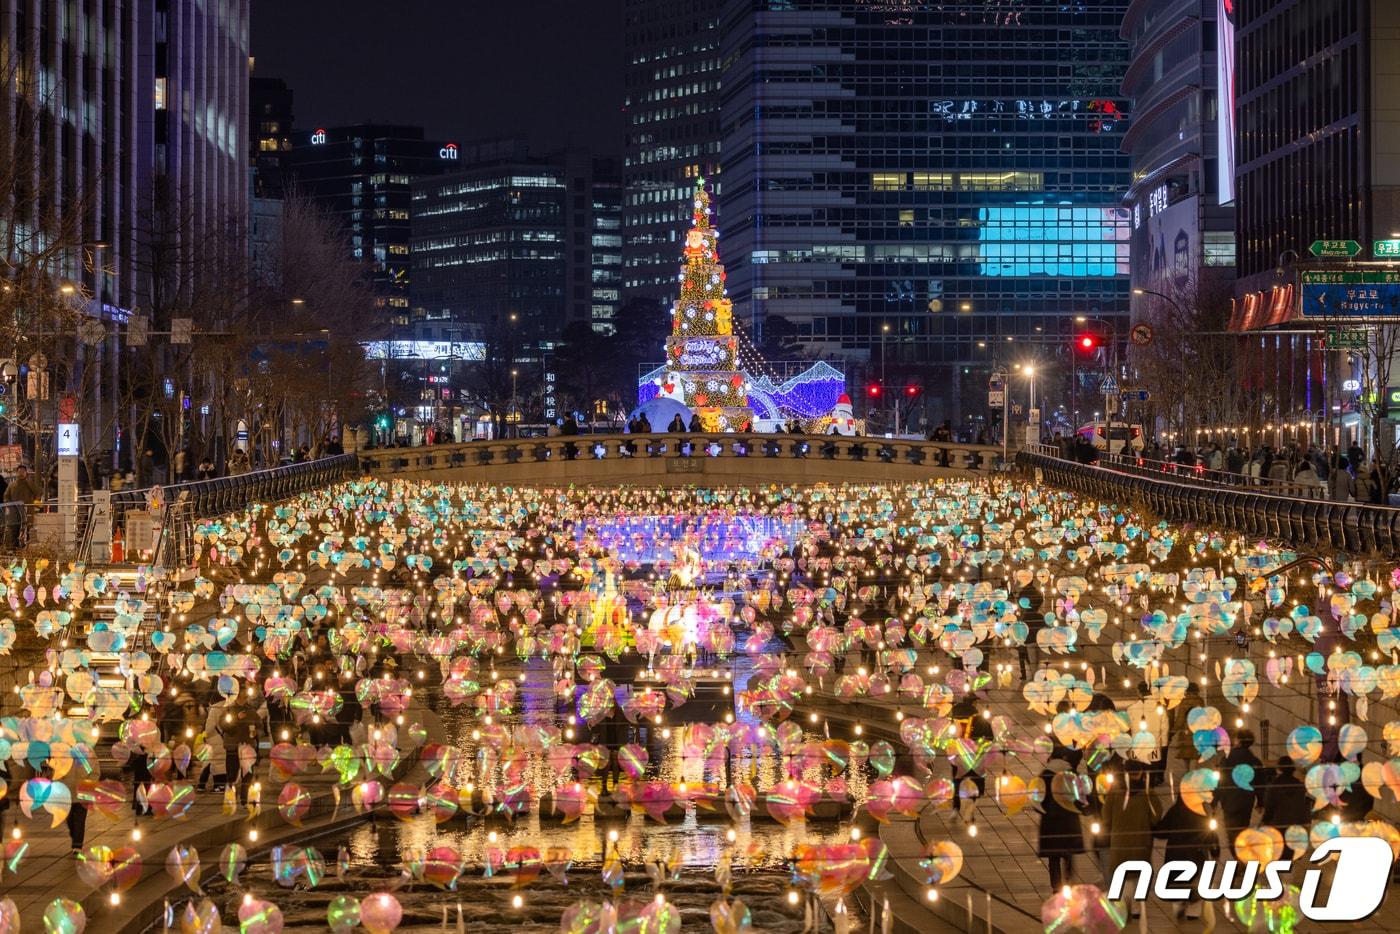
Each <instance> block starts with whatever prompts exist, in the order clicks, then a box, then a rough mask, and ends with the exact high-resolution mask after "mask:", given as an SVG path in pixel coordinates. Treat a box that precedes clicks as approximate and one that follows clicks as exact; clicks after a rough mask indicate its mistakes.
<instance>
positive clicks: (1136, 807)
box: [1102, 760, 1159, 916]
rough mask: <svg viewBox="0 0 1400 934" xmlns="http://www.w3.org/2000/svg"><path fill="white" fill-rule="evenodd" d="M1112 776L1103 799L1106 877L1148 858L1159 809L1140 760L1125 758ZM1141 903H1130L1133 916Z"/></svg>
mask: <svg viewBox="0 0 1400 934" xmlns="http://www.w3.org/2000/svg"><path fill="white" fill-rule="evenodd" d="M1113 777H1114V782H1113V784H1112V785H1111V786H1110V787H1109V790H1108V793H1107V794H1106V795H1104V799H1103V821H1102V828H1103V837H1104V838H1105V839H1106V840H1107V841H1108V858H1107V859H1106V860H1105V862H1104V867H1103V868H1104V873H1105V874H1106V875H1107V876H1108V878H1109V879H1110V881H1111V880H1112V879H1113V873H1114V871H1115V870H1117V868H1118V867H1119V866H1121V865H1123V864H1124V863H1126V862H1129V861H1132V860H1142V861H1144V862H1151V861H1152V827H1153V824H1154V823H1155V822H1156V820H1157V818H1158V816H1159V811H1158V805H1157V796H1156V794H1154V793H1153V791H1152V780H1151V773H1150V772H1149V771H1148V768H1147V766H1146V765H1145V764H1143V763H1142V762H1138V761H1136V760H1132V761H1129V762H1128V763H1127V764H1126V765H1125V766H1124V768H1123V770H1122V771H1121V772H1119V773H1117V774H1116V775H1114V776H1113ZM1140 911H1141V906H1140V905H1138V904H1136V903H1135V904H1134V905H1133V914H1134V915H1135V916H1136V915H1137V914H1138V913H1139V912H1140Z"/></svg>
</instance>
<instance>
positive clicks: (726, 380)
mask: <svg viewBox="0 0 1400 934" xmlns="http://www.w3.org/2000/svg"><path fill="white" fill-rule="evenodd" d="M692 209H693V210H692V218H693V221H692V224H691V228H690V232H689V233H687V234H686V238H685V247H684V249H683V250H682V253H683V255H684V263H683V264H682V266H681V274H680V284H681V292H680V298H679V299H678V300H677V302H676V304H675V307H674V309H673V311H672V314H671V336H670V337H669V338H667V339H666V366H667V376H666V382H667V385H666V386H665V387H664V389H665V391H666V393H667V394H668V395H673V396H675V397H678V398H680V399H681V400H683V401H684V402H685V405H686V406H687V407H688V408H689V409H690V410H691V411H692V412H694V413H696V414H698V415H699V416H700V423H701V425H702V426H703V427H704V429H705V430H706V431H743V430H746V429H747V428H749V427H750V425H751V423H752V420H753V411H752V410H751V409H750V408H749V400H748V386H747V381H746V380H745V378H744V374H743V373H741V372H740V371H739V361H738V354H739V344H738V338H737V337H736V336H735V335H734V315H733V303H732V302H730V300H729V298H728V297H727V296H726V294H725V288H724V279H725V274H724V266H723V265H721V264H720V262H719V245H718V239H719V234H718V232H717V231H716V230H715V229H714V228H713V227H711V226H710V194H709V192H708V191H706V190H705V180H704V179H703V178H701V179H698V180H697V181H696V185H695V197H694V199H693V201H692Z"/></svg>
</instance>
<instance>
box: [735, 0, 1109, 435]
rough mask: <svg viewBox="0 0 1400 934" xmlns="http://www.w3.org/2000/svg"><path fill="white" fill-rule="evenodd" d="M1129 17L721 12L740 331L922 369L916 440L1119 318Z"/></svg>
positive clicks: (943, 10) (940, 10)
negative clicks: (783, 334)
mask: <svg viewBox="0 0 1400 934" xmlns="http://www.w3.org/2000/svg"><path fill="white" fill-rule="evenodd" d="M1127 5H1128V3H1127V0H1100V2H1094V3H1086V2H1073V3H1065V2H1061V0H1055V2H1050V0H1026V2H1021V3H1016V4H991V3H988V4H966V3H959V4H926V3H903V2H896V3H891V2H888V0H881V2H873V0H784V2H783V3H777V4H775V3H770V2H763V0H729V2H728V3H727V4H726V6H725V11H724V17H723V21H722V25H721V29H720V34H721V36H722V41H723V45H722V57H723V60H724V63H725V69H724V72H723V75H722V83H723V90H722V92H721V93H722V98H723V114H722V117H723V129H724V137H723V145H724V197H723V198H722V199H721V200H722V204H723V208H722V212H723V216H722V223H721V229H722V231H723V234H724V242H725V243H726V244H727V245H728V252H727V257H728V260H727V262H728V271H729V290H730V295H731V296H732V298H733V299H734V302H735V309H734V313H735V316H736V318H739V319H741V320H747V321H749V322H751V323H752V326H753V328H754V329H755V330H756V331H758V332H762V330H763V328H764V322H765V320H766V319H769V318H772V317H775V316H780V317H783V318H786V319H788V320H789V321H791V322H792V323H793V324H795V325H796V327H797V329H798V331H799V332H800V335H801V340H802V342H803V343H804V344H805V345H806V346H807V348H808V349H809V350H811V351H814V352H817V353H822V354H828V355H834V356H840V357H846V358H848V359H854V360H871V361H884V362H887V363H888V364H889V369H888V370H886V372H894V371H896V370H899V369H909V370H911V371H913V370H918V371H921V372H923V373H924V374H925V377H926V379H925V381H926V384H927V385H930V386H932V385H938V386H939V387H940V390H939V392H937V393H933V392H930V393H929V394H928V398H929V405H930V408H929V411H928V413H927V417H928V418H929V420H930V421H932V420H934V419H940V418H952V419H955V420H960V419H962V418H963V417H964V416H966V415H967V414H968V413H969V412H977V413H980V412H982V411H983V410H984V408H985V405H984V404H985V402H986V398H987V397H986V392H985V390H986V385H987V375H988V371H989V370H990V369H991V368H992V367H993V366H994V365H998V364H1011V363H1013V362H1017V361H1021V360H1022V359H1033V358H1035V357H1036V356H1038V355H1039V356H1050V355H1053V354H1056V353H1060V352H1062V351H1063V349H1064V347H1065V345H1067V343H1068V340H1069V337H1070V335H1069V333H1068V328H1069V327H1072V322H1073V318H1074V316H1076V315H1092V316H1095V317H1099V318H1105V319H1108V320H1110V321H1125V320H1126V314H1127V311H1128V294H1129V282H1128V263H1129V235H1130V232H1131V222H1130V217H1129V212H1128V210H1127V209H1125V208H1124V207H1123V206H1122V204H1121V203H1120V199H1121V197H1122V194H1123V192H1124V191H1125V190H1127V188H1128V187H1129V184H1130V182H1131V179H1130V177H1129V173H1128V165H1127V156H1126V155H1125V154H1124V153H1123V152H1121V150H1120V147H1121V144H1122V140H1123V135H1124V133H1125V132H1126V131H1127V129H1128V125H1129V121H1128V118H1127V115H1126V113H1125V111H1126V109H1127V105H1126V103H1125V101H1124V99H1123V97H1122V91H1121V84H1122V80H1123V76H1124V72H1125V69H1126V66H1127V52H1128V45H1127V43H1126V42H1125V41H1123V39H1121V38H1120V36H1119V33H1118V30H1119V26H1120V25H1121V23H1122V21H1123V14H1124V11H1125V9H1126V7H1127ZM1125 330H1126V329H1125V328H1123V327H1119V328H1117V331H1118V333H1119V334H1120V336H1121V335H1122V334H1123V333H1124V332H1125ZM935 368H937V371H935ZM879 369H883V367H882V368H877V370H876V371H875V372H877V373H878V372H879ZM1042 388H1044V387H1042ZM963 400H966V401H965V402H964V401H963Z"/></svg>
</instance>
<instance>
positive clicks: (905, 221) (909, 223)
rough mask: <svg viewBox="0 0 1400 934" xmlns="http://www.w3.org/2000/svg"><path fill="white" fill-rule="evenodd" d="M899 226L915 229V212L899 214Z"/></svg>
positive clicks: (908, 211) (907, 211)
mask: <svg viewBox="0 0 1400 934" xmlns="http://www.w3.org/2000/svg"><path fill="white" fill-rule="evenodd" d="M899 226H901V227H913V226H914V212H913V211H910V210H905V211H900V212H899Z"/></svg>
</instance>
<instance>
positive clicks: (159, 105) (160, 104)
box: [156, 78, 165, 110]
mask: <svg viewBox="0 0 1400 934" xmlns="http://www.w3.org/2000/svg"><path fill="white" fill-rule="evenodd" d="M164 109H165V79H164V78H157V79H156V110H164Z"/></svg>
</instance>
